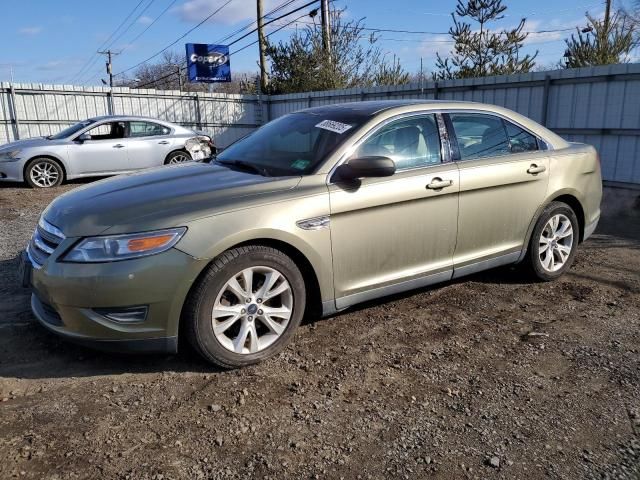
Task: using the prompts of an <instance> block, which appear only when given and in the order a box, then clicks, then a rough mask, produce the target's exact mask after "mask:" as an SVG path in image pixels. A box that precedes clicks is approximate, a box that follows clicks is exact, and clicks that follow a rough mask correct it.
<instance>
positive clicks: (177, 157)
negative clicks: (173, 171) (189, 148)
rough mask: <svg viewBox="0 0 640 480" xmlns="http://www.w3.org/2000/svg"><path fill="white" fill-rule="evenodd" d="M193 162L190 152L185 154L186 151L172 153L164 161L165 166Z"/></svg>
mask: <svg viewBox="0 0 640 480" xmlns="http://www.w3.org/2000/svg"><path fill="white" fill-rule="evenodd" d="M191 160H192V158H191V155H190V154H189V152H185V151H184V150H176V151H175V152H171V153H170V154H169V155H167V158H165V160H164V164H165V165H176V164H178V163H186V162H190V161H191Z"/></svg>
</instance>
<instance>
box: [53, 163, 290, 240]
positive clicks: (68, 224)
mask: <svg viewBox="0 0 640 480" xmlns="http://www.w3.org/2000/svg"><path fill="white" fill-rule="evenodd" d="M300 178H301V177H262V176H260V175H255V174H251V173H246V172H242V171H237V170H231V169H229V168H227V167H223V166H220V165H215V164H203V163H190V164H184V165H176V166H171V167H159V168H156V169H151V170H145V171H142V172H139V173H133V174H129V175H120V176H118V177H114V178H110V179H107V180H102V181H99V182H95V183H92V184H90V185H86V186H84V187H80V188H77V189H75V190H72V191H70V192H68V193H65V194H64V195H61V196H60V197H58V198H57V199H55V200H54V201H53V202H52V203H51V204H50V205H49V206H48V207H47V209H46V210H45V211H44V213H43V216H44V218H45V219H46V220H47V221H48V222H49V223H51V224H53V225H55V226H56V227H58V228H59V229H60V230H61V231H62V232H63V233H64V234H65V235H66V236H67V237H79V236H90V235H98V234H101V233H110V234H111V233H113V234H117V233H127V232H139V231H147V230H154V229H156V228H169V227H176V226H182V225H185V224H187V223H189V222H190V221H192V220H195V219H197V218H201V217H205V216H210V215H215V214H218V213H222V212H225V211H229V210H232V209H234V208H243V207H248V206H250V205H251V203H252V201H253V202H255V201H256V200H257V198H256V197H258V198H260V199H262V197H263V196H265V195H267V194H269V193H274V192H280V191H283V190H289V189H292V188H294V187H295V186H296V185H297V184H298V183H299V182H300Z"/></svg>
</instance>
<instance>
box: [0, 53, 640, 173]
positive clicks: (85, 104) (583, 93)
mask: <svg viewBox="0 0 640 480" xmlns="http://www.w3.org/2000/svg"><path fill="white" fill-rule="evenodd" d="M398 98H407V99H410V98H423V99H448V100H468V101H477V102H484V103H493V104H496V105H501V106H504V107H506V108H510V109H512V110H515V111H517V112H519V113H521V114H523V115H526V116H528V117H530V118H532V119H534V120H536V121H538V122H540V123H542V124H543V125H546V126H547V127H549V128H550V129H552V130H554V131H555V132H557V133H558V134H560V135H562V136H563V137H565V138H567V139H568V140H570V141H577V142H585V143H590V144H592V145H594V146H595V147H596V148H597V149H598V151H599V152H600V156H601V158H602V169H603V176H604V178H605V179H606V180H609V181H613V182H623V183H635V184H640V64H622V65H610V66H602V67H592V68H581V69H571V70H557V71H551V72H534V73H528V74H521V75H509V76H496V77H486V78H473V79H465V80H445V81H440V82H424V83H423V84H422V85H420V84H410V85H403V86H393V87H372V88H364V89H362V88H352V89H347V90H335V91H328V92H311V93H302V94H292V95H274V96H263V97H260V98H259V97H257V96H255V95H223V94H202V93H201V94H198V95H195V94H180V92H174V91H155V90H129V89H128V88H114V91H113V94H110V93H109V89H107V88H82V87H75V88H74V87H68V86H42V85H24V84H23V85H14V86H13V87H10V86H9V84H2V85H1V86H0V109H1V111H0V128H1V131H0V143H4V142H6V141H9V140H13V139H15V138H16V134H17V133H18V134H19V136H20V138H26V137H28V136H35V135H48V134H50V133H53V132H55V131H58V130H59V129H61V128H63V127H64V126H67V125H69V124H71V123H73V122H74V121H76V120H80V119H84V118H88V117H91V116H95V115H106V114H109V113H111V112H115V113H118V114H135V115H149V116H154V117H158V118H163V119H165V120H169V121H173V122H176V123H181V124H183V125H186V126H192V127H194V128H199V129H201V130H205V131H208V132H210V133H211V134H213V135H214V137H215V138H216V141H217V143H218V144H219V145H222V146H225V145H227V144H229V143H230V142H231V141H233V140H235V139H236V138H239V137H241V136H243V135H245V134H246V133H248V132H250V131H251V130H253V129H254V128H256V127H257V126H258V125H260V124H262V123H264V122H266V121H268V120H271V119H273V118H276V117H279V116H281V115H284V114H286V113H289V112H292V111H295V110H299V109H302V108H307V107H311V106H318V105H328V104H332V103H342V102H352V101H361V100H383V99H398Z"/></svg>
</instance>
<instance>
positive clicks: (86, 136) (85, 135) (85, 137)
mask: <svg viewBox="0 0 640 480" xmlns="http://www.w3.org/2000/svg"><path fill="white" fill-rule="evenodd" d="M87 140H91V135H89V134H88V133H83V134H81V135H78V136H77V137H76V142H79V143H84V142H86V141H87Z"/></svg>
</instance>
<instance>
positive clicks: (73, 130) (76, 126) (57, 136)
mask: <svg viewBox="0 0 640 480" xmlns="http://www.w3.org/2000/svg"><path fill="white" fill-rule="evenodd" d="M95 122H96V121H95V120H92V119H89V120H84V121H82V122H78V123H76V124H74V125H71V126H70V127H67V128H65V129H64V130H62V131H61V132H58V133H56V134H55V135H49V136H48V137H47V138H48V139H49V140H62V139H63V138H67V137H70V136H71V135H73V134H74V133H77V132H79V131H80V130H82V129H83V128H85V127H88V126H89V125H91V124H92V123H95Z"/></svg>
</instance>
